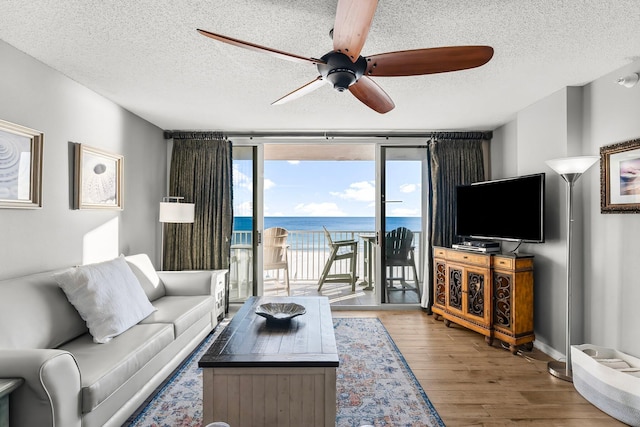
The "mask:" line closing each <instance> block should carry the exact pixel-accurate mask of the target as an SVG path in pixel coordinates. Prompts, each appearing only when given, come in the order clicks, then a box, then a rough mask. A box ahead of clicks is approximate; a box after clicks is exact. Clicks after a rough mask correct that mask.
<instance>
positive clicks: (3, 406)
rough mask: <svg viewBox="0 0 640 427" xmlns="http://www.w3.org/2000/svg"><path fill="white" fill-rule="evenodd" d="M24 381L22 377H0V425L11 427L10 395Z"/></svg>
mask: <svg viewBox="0 0 640 427" xmlns="http://www.w3.org/2000/svg"><path fill="white" fill-rule="evenodd" d="M23 382H24V380H23V379H22V378H0V427H9V395H10V394H11V392H13V391H14V390H15V389H17V388H18V387H20V386H21V385H22V383H23Z"/></svg>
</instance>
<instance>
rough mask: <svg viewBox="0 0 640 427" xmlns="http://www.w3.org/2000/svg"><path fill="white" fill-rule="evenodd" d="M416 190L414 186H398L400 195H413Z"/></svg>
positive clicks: (416, 187)
mask: <svg viewBox="0 0 640 427" xmlns="http://www.w3.org/2000/svg"><path fill="white" fill-rule="evenodd" d="M417 189H418V186H417V185H416V184H402V185H401V186H400V192H401V193H413V192H415V191H416V190H417Z"/></svg>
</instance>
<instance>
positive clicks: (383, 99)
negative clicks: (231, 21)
mask: <svg viewBox="0 0 640 427" xmlns="http://www.w3.org/2000/svg"><path fill="white" fill-rule="evenodd" d="M377 5H378V0H338V7H337V10H336V20H335V24H334V27H333V30H332V31H331V33H332V36H333V50H332V51H330V52H328V53H327V54H325V55H323V56H322V57H321V58H319V59H318V58H306V57H304V56H299V55H295V54H292V53H288V52H283V51H281V50H277V49H272V48H269V47H264V46H260V45H257V44H254V43H250V42H246V41H242V40H238V39H234V38H231V37H227V36H223V35H221V34H216V33H211V32H209V31H205V30H201V29H198V30H197V31H198V32H199V33H200V34H202V35H203V36H206V37H210V38H212V39H214V40H218V41H221V42H224V43H228V44H231V45H234V46H238V47H242V48H245V49H249V50H253V51H256V52H262V53H266V54H268V55H272V56H275V57H278V58H281V59H286V60H289V61H295V62H308V63H311V64H314V65H316V66H317V68H318V72H319V73H320V75H319V76H318V77H317V78H316V79H315V80H312V81H311V82H309V83H307V84H305V85H304V86H301V87H299V88H298V89H296V90H294V91H292V92H290V93H288V94H287V95H285V96H283V97H282V98H280V99H278V100H277V101H275V102H273V103H272V105H278V104H284V103H285V102H289V101H292V100H294V99H297V98H300V97H302V96H303V95H306V94H308V93H310V92H312V91H314V90H316V89H318V88H319V87H320V86H322V85H324V84H326V83H330V84H331V85H333V87H334V88H335V89H336V90H338V91H339V92H343V91H345V90H347V89H348V90H349V91H350V92H351V93H352V94H353V95H354V96H355V97H356V98H358V99H359V100H360V101H361V102H362V103H364V104H365V105H366V106H368V107H369V108H371V109H373V110H375V111H377V112H378V113H381V114H384V113H387V112H389V111H391V110H393V108H394V107H395V104H394V103H393V101H392V100H391V98H390V97H389V95H387V93H386V92H385V91H384V90H382V88H381V87H380V86H378V84H377V83H375V82H374V81H373V79H371V77H372V76H374V77H398V76H416V75H422V74H435V73H444V72H448V71H459V70H466V69H469V68H475V67H479V66H481V65H484V64H486V63H487V62H489V60H490V59H491V57H492V56H493V48H492V47H490V46H449V47H437V48H427V49H415V50H403V51H397V52H387V53H380V54H377V55H372V56H366V57H364V56H361V55H360V51H361V50H362V47H363V46H364V43H365V41H366V38H367V35H368V33H369V28H370V27H371V22H372V21H373V15H374V14H375V11H376V7H377Z"/></svg>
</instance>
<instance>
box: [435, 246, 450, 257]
mask: <svg viewBox="0 0 640 427" xmlns="http://www.w3.org/2000/svg"><path fill="white" fill-rule="evenodd" d="M446 254H447V250H446V249H443V248H433V256H435V257H437V258H444V257H445V255H446Z"/></svg>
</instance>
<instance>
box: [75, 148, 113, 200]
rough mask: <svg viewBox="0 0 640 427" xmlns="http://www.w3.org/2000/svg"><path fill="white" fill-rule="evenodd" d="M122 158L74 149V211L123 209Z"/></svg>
mask: <svg viewBox="0 0 640 427" xmlns="http://www.w3.org/2000/svg"><path fill="white" fill-rule="evenodd" d="M123 161H124V158H123V156H121V155H119V154H112V153H109V152H106V151H103V150H99V149H97V148H93V147H89V146H87V145H85V144H76V145H75V179H74V196H75V197H74V201H75V203H74V207H75V208H76V209H122V208H123V206H122V179H123Z"/></svg>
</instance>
